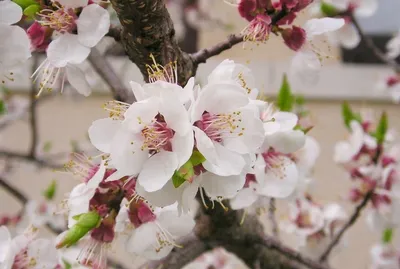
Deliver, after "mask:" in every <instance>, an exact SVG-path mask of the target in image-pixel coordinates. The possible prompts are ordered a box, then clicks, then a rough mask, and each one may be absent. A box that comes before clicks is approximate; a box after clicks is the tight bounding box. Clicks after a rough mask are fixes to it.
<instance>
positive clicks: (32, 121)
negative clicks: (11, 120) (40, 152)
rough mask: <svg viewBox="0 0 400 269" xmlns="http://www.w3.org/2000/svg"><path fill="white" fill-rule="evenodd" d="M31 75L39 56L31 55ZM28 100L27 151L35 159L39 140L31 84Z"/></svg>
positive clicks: (34, 89) (34, 84)
mask: <svg viewBox="0 0 400 269" xmlns="http://www.w3.org/2000/svg"><path fill="white" fill-rule="evenodd" d="M32 60H33V63H32V74H33V73H34V72H35V70H36V68H37V65H38V61H39V56H38V55H37V54H36V53H34V54H33V55H32ZM29 100H30V107H29V125H30V130H31V146H30V149H29V156H30V157H32V158H35V156H36V148H37V144H38V140H39V137H38V136H39V134H38V128H37V114H36V110H37V109H36V108H37V106H36V105H37V97H36V83H32V85H31V88H30V93H29Z"/></svg>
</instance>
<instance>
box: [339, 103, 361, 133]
mask: <svg viewBox="0 0 400 269" xmlns="http://www.w3.org/2000/svg"><path fill="white" fill-rule="evenodd" d="M342 117H343V122H344V124H345V125H346V127H347V128H348V129H350V123H351V122H352V121H353V120H354V121H358V122H360V123H361V116H360V115H359V114H357V113H354V112H353V111H352V110H351V107H350V105H349V103H347V102H343V104H342Z"/></svg>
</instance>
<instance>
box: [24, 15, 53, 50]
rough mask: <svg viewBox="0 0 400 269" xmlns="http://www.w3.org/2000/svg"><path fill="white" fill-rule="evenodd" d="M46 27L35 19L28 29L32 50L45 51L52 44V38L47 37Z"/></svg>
mask: <svg viewBox="0 0 400 269" xmlns="http://www.w3.org/2000/svg"><path fill="white" fill-rule="evenodd" d="M46 29H47V28H46V27H44V26H42V25H41V24H40V23H38V22H37V21H35V22H34V23H33V24H32V25H31V26H30V27H29V28H28V30H27V34H28V37H29V39H30V40H31V50H32V51H45V50H46V49H47V46H48V45H49V44H50V39H48V38H46Z"/></svg>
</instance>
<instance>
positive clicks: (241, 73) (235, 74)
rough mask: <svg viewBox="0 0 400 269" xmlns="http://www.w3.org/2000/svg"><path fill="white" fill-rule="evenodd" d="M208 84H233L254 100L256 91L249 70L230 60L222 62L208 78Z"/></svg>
mask: <svg viewBox="0 0 400 269" xmlns="http://www.w3.org/2000/svg"><path fill="white" fill-rule="evenodd" d="M208 83H209V84H212V83H235V84H238V85H239V86H241V87H242V88H243V89H245V91H246V92H247V93H248V94H249V97H250V98H251V99H254V100H255V99H256V98H257V95H258V90H257V89H256V86H255V79H254V76H253V74H252V72H251V70H250V69H249V68H248V67H247V66H245V65H242V64H237V63H235V62H234V61H232V60H228V59H226V60H224V61H222V62H221V63H220V64H219V65H218V66H217V67H216V68H215V69H214V70H213V71H212V72H211V74H210V75H209V76H208Z"/></svg>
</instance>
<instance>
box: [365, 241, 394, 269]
mask: <svg viewBox="0 0 400 269" xmlns="http://www.w3.org/2000/svg"><path fill="white" fill-rule="evenodd" d="M370 254H371V259H372V264H371V267H369V268H370V269H398V268H399V267H400V251H399V249H398V247H396V246H394V245H393V244H390V243H388V244H384V243H380V244H376V245H374V246H373V247H372V248H371V250H370Z"/></svg>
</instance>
